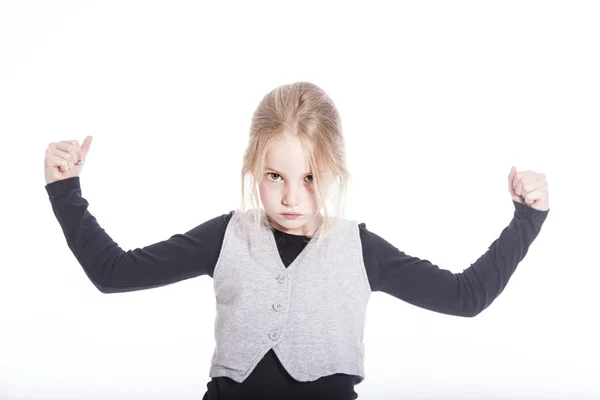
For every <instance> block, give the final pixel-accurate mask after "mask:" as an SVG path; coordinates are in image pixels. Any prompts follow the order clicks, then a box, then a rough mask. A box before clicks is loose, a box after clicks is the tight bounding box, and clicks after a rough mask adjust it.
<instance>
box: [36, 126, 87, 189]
mask: <svg viewBox="0 0 600 400" xmlns="http://www.w3.org/2000/svg"><path fill="white" fill-rule="evenodd" d="M91 144H92V137H91V136H87V137H86V138H85V140H84V141H83V144H82V145H81V147H80V146H79V142H78V141H77V140H61V141H60V142H52V143H50V145H48V148H47V149H46V157H45V158H44V175H45V177H46V184H50V183H53V182H56V181H62V180H63V179H68V178H73V177H75V176H79V174H80V173H81V169H82V168H83V163H84V162H85V159H86V158H87V154H88V151H90V145H91Z"/></svg>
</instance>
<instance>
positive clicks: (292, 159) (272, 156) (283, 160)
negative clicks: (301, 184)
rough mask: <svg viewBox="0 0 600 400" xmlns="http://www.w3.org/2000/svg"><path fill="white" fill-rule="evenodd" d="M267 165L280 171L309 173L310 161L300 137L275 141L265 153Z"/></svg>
mask: <svg viewBox="0 0 600 400" xmlns="http://www.w3.org/2000/svg"><path fill="white" fill-rule="evenodd" d="M265 167H266V168H270V169H274V170H276V171H279V172H289V173H297V174H302V173H308V172H309V171H310V162H309V159H308V157H307V156H306V154H305V152H304V148H303V147H302V144H301V143H300V141H299V140H298V139H296V140H279V141H276V142H273V143H272V144H271V145H270V146H269V148H268V149H267V153H266V155H265Z"/></svg>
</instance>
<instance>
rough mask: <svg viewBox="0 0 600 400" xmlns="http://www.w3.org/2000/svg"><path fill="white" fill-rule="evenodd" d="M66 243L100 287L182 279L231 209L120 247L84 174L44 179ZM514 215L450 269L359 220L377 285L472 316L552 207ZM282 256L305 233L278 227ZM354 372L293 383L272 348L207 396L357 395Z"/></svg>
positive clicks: (212, 258)
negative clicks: (468, 259)
mask: <svg viewBox="0 0 600 400" xmlns="http://www.w3.org/2000/svg"><path fill="white" fill-rule="evenodd" d="M46 190H47V193H48V196H49V199H50V203H51V205H52V209H53V211H54V215H55V216H56V218H57V220H58V222H59V224H60V226H61V228H62V230H63V233H64V235H65V238H66V241H67V244H68V246H69V248H70V249H71V251H72V252H73V254H74V256H75V258H76V259H77V261H78V262H79V263H80V265H81V266H82V267H83V269H84V271H85V273H86V274H87V276H88V278H89V279H90V280H91V281H92V282H93V283H94V284H95V285H96V287H97V288H98V290H100V291H101V292H102V293H118V292H127V291H133V290H144V289H150V288H154V287H159V286H164V285H168V284H172V283H175V282H178V281H182V280H185V279H189V278H193V277H197V276H201V275H208V276H210V277H212V274H213V271H214V267H215V265H216V262H217V259H218V256H219V252H220V249H221V245H222V242H223V238H224V235H225V229H226V227H227V224H228V222H229V220H230V219H231V217H232V215H233V211H231V212H229V213H226V214H222V215H220V216H218V217H215V218H213V219H211V220H208V221H206V222H204V223H202V224H200V225H198V226H196V227H195V228H193V229H191V230H190V231H188V232H186V233H180V234H175V235H172V236H171V237H170V238H169V239H167V240H164V241H161V242H158V243H154V244H151V245H148V246H146V247H143V248H136V249H134V250H127V251H125V250H123V249H121V248H120V247H119V245H118V244H117V243H115V241H114V240H113V239H112V238H111V237H110V236H109V235H108V234H107V233H106V232H105V231H104V229H103V228H102V227H101V226H100V224H99V223H98V222H97V221H96V219H95V218H94V216H93V215H92V214H91V213H90V212H89V211H88V205H89V203H88V202H87V200H86V199H85V198H83V197H82V194H81V186H80V179H79V177H74V178H70V179H65V180H62V181H57V182H54V183H51V184H48V185H46ZM513 203H514V206H515V212H514V216H513V219H512V220H511V221H510V223H509V224H508V226H507V227H506V228H505V229H504V230H503V231H502V233H501V234H500V237H499V238H498V239H496V240H495V241H494V242H493V243H492V244H491V245H490V246H489V249H488V251H486V253H485V254H483V255H482V256H481V257H480V258H479V259H477V261H476V262H475V263H473V264H472V265H471V266H470V267H469V268H467V269H465V270H464V271H463V272H460V273H453V272H451V271H448V270H444V269H441V268H439V267H438V266H437V265H435V264H432V263H431V262H429V261H427V260H424V259H419V258H417V257H413V256H410V255H407V254H405V253H404V252H402V251H400V250H399V249H397V248H396V247H394V246H393V245H392V244H390V243H388V242H387V241H386V240H384V239H383V238H381V237H380V236H378V235H376V234H375V233H373V232H370V231H369V230H367V227H366V224H365V223H360V224H359V231H360V239H361V244H362V252H363V257H364V263H365V267H366V272H367V275H368V279H369V284H370V286H371V289H372V291H374V292H375V291H380V292H385V293H388V294H390V295H392V296H394V297H396V298H398V299H401V300H403V301H406V302H408V303H410V304H413V305H415V306H418V307H422V308H425V309H428V310H432V311H436V312H440V313H444V314H450V315H457V316H463V317H473V316H475V315H477V314H479V313H480V312H481V311H483V310H484V309H485V308H486V307H488V306H489V305H490V304H491V303H492V302H493V301H494V299H495V298H496V297H497V296H498V295H499V294H500V293H501V292H502V291H503V290H504V288H505V286H506V284H507V283H508V281H509V279H510V277H511V275H512V274H513V272H514V271H515V269H516V267H517V265H518V264H519V262H520V261H521V260H522V259H523V258H524V257H525V255H526V254H527V251H528V249H529V246H530V245H531V243H532V242H533V241H534V239H535V238H536V237H537V235H538V233H539V231H540V229H541V227H542V225H543V223H544V221H545V219H546V217H547V215H548V212H549V210H548V211H539V210H536V209H534V208H531V207H529V206H527V205H524V204H521V203H518V202H515V201H513ZM274 235H275V240H276V242H277V247H278V249H279V254H280V256H281V258H282V260H283V263H284V265H285V266H286V267H287V266H288V265H290V264H291V262H292V261H293V260H294V258H295V257H296V256H297V255H298V254H299V253H300V252H301V251H302V249H303V247H304V246H305V245H306V242H305V241H304V237H303V236H298V235H292V234H288V233H284V232H281V231H278V230H275V231H274ZM354 385H355V380H354V377H352V376H349V375H345V374H335V375H331V376H326V377H322V378H320V379H318V380H316V381H313V382H297V381H295V380H294V379H293V378H292V377H291V376H290V375H289V374H288V373H287V372H286V371H285V369H284V368H283V366H282V365H281V364H280V363H279V361H278V359H277V357H276V355H275V354H274V352H273V350H271V351H269V352H268V353H267V354H266V355H265V357H264V358H263V359H262V360H261V361H260V362H259V364H258V365H257V366H256V368H255V369H254V371H253V372H252V373H251V374H250V375H249V376H248V378H247V379H246V380H245V381H244V382H242V383H237V382H234V381H233V380H231V379H230V378H226V377H217V378H213V379H212V380H211V381H210V382H209V383H208V384H207V389H208V390H207V392H206V393H205V395H204V397H203V399H205V400H207V399H210V400H234V399H248V398H263V399H265V398H272V396H273V395H274V393H277V395H276V396H277V397H278V398H286V399H293V398H310V399H317V398H320V396H325V397H324V398H327V399H345V400H346V399H356V398H357V394H356V392H355V391H354Z"/></svg>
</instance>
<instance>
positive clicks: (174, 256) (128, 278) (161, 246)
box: [46, 177, 233, 293]
mask: <svg viewBox="0 0 600 400" xmlns="http://www.w3.org/2000/svg"><path fill="white" fill-rule="evenodd" d="M46 191H47V193H48V196H49V199H50V203H51V205H52V210H53V211H54V215H55V216H56V219H57V220H58V223H59V224H60V226H61V228H62V231H63V233H64V236H65V239H66V241H67V244H68V246H69V248H70V249H71V251H72V252H73V255H74V256H75V258H76V259H77V261H78V262H79V264H80V265H81V266H82V267H83V270H84V271H85V273H86V274H87V276H88V278H89V279H90V280H91V282H92V283H93V284H94V285H96V287H97V288H98V290H100V291H101V292H102V293H118V292H129V291H134V290H143V289H150V288H155V287H160V286H165V285H168V284H171V283H175V282H179V281H182V280H184V279H189V278H193V277H197V276H200V275H209V276H211V277H212V271H213V270H214V267H215V264H216V262H217V259H218V256H219V252H220V249H221V245H222V242H223V237H224V234H225V228H226V226H227V223H228V221H229V219H230V218H231V215H232V214H233V211H231V212H230V213H229V214H223V215H221V216H219V217H216V218H213V219H211V220H209V221H206V222H204V223H203V224H201V225H198V226H196V227H195V228H193V229H191V230H190V231H188V232H186V233H177V234H174V235H172V236H171V237H170V238H169V239H167V240H164V241H161V242H158V243H154V244H151V245H149V246H146V247H144V248H141V249H140V248H137V249H135V250H128V251H124V250H123V249H121V247H119V245H118V244H117V243H116V242H115V241H114V240H113V239H112V238H111V237H110V236H109V235H108V234H107V233H106V232H105V231H104V229H103V228H102V227H101V226H100V225H99V224H98V222H97V221H96V218H94V216H93V215H92V214H91V213H90V212H89V211H88V205H89V204H88V202H87V200H86V199H85V198H83V197H82V195H81V186H80V180H79V177H74V178H69V179H64V180H61V181H57V182H53V183H51V184H48V185H46Z"/></svg>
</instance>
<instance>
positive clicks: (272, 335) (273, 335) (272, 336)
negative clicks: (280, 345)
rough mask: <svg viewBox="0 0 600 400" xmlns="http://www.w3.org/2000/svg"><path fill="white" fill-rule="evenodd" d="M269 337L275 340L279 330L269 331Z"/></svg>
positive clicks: (277, 337)
mask: <svg viewBox="0 0 600 400" xmlns="http://www.w3.org/2000/svg"><path fill="white" fill-rule="evenodd" d="M269 337H270V338H271V339H272V340H277V339H279V332H277V331H271V332H270V333H269Z"/></svg>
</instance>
